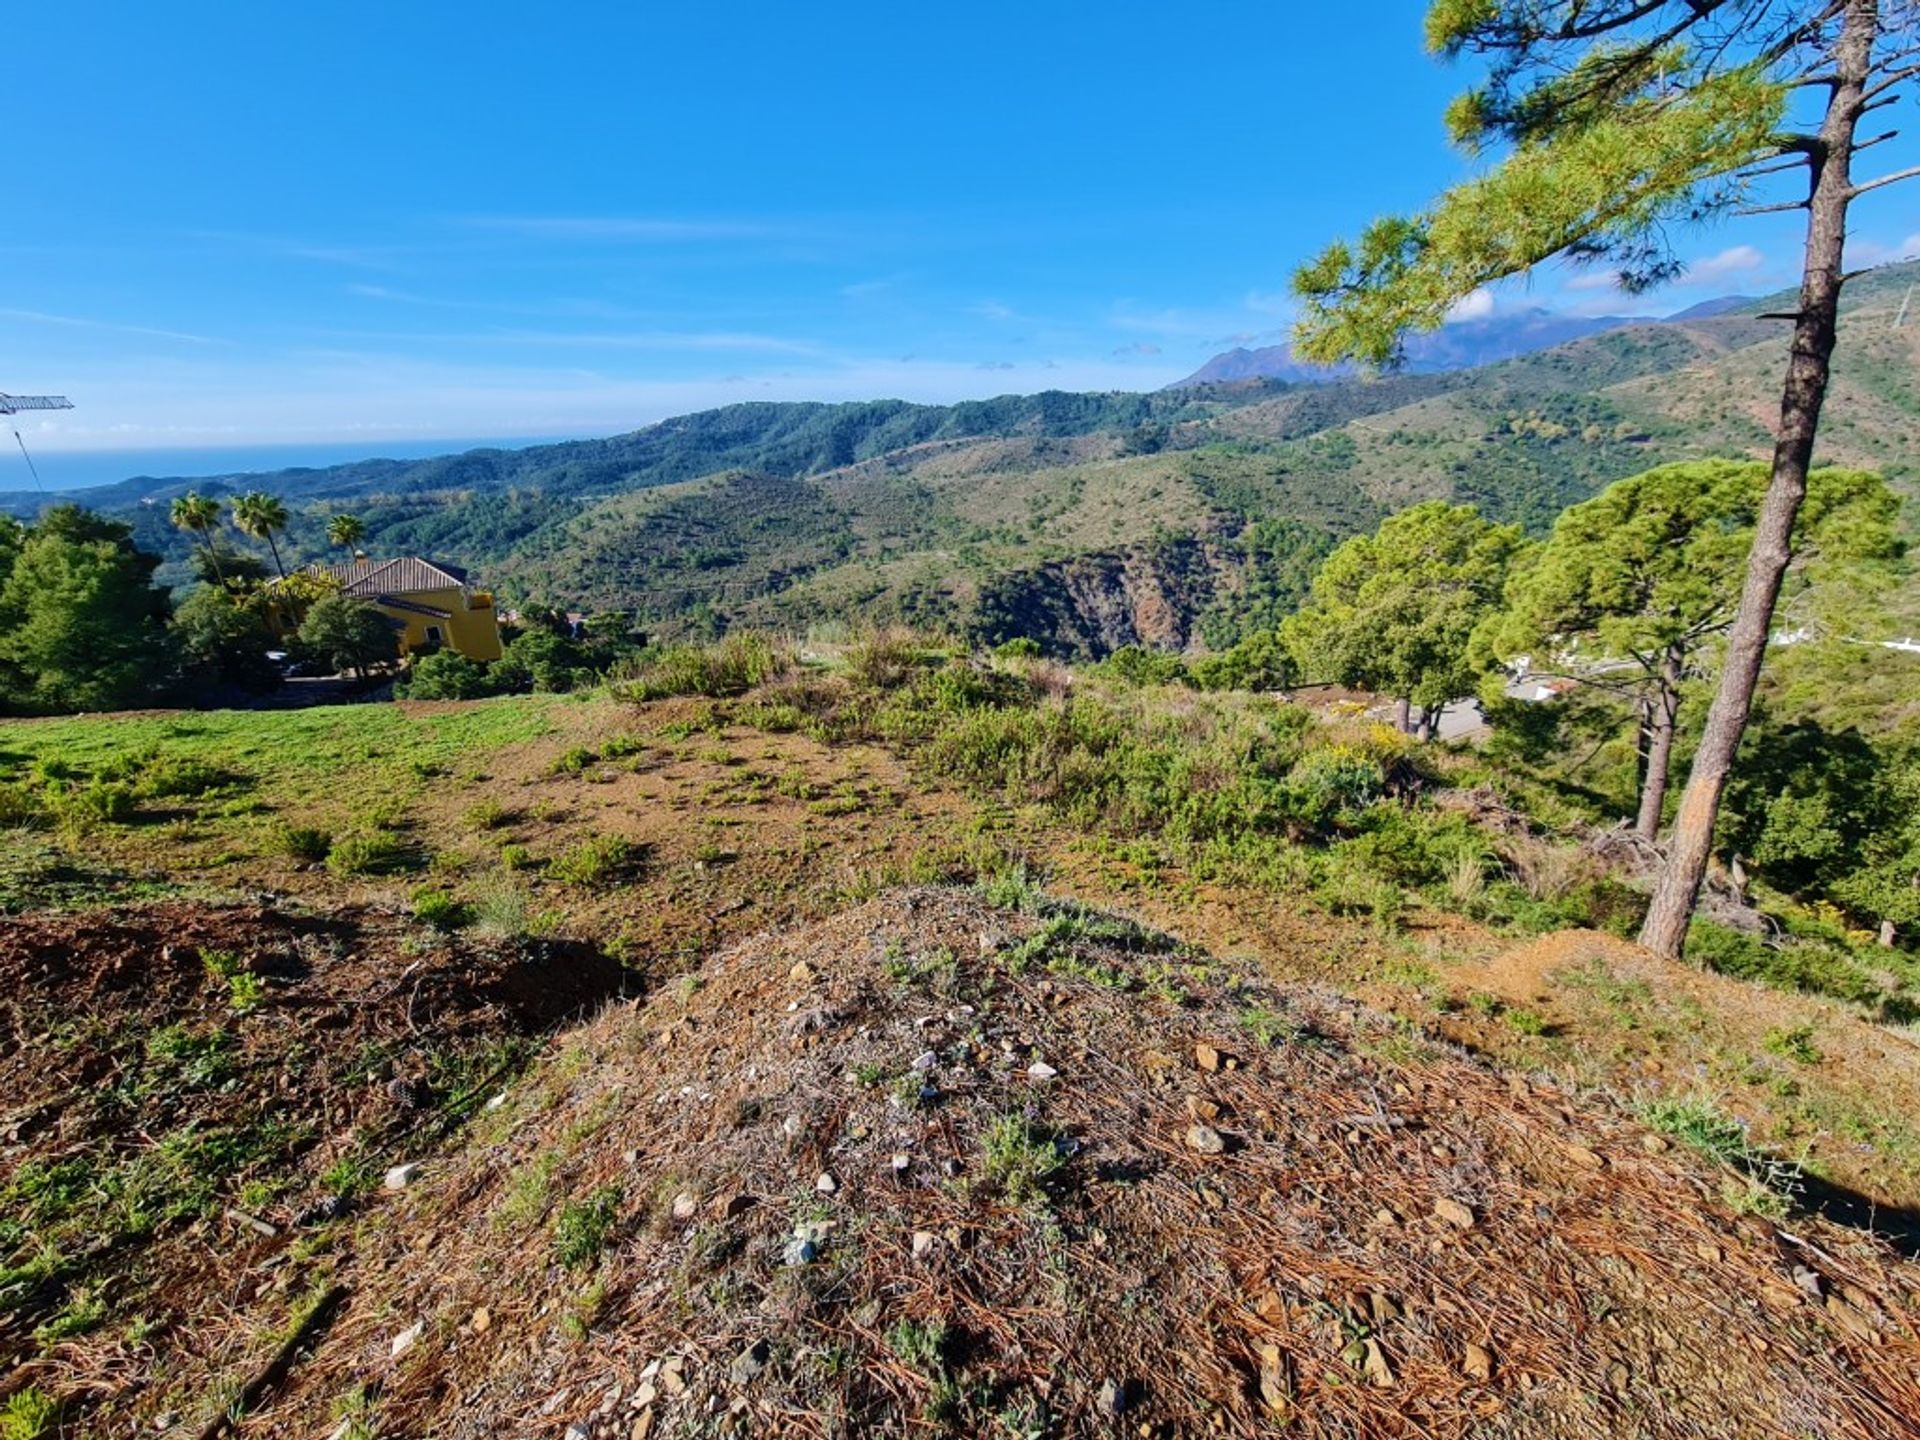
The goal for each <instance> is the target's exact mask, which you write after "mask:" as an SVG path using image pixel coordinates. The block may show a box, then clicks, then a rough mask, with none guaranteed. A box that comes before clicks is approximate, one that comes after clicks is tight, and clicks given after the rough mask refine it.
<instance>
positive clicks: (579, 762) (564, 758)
mask: <svg viewBox="0 0 1920 1440" xmlns="http://www.w3.org/2000/svg"><path fill="white" fill-rule="evenodd" d="M599 758H600V755H599V753H598V752H597V751H594V750H589V749H588V748H587V747H586V746H585V745H575V746H573V747H572V748H571V749H568V750H562V751H561V752H560V753H559V754H558V755H556V756H554V757H553V759H552V761H551V762H550V763H549V764H548V765H547V773H548V774H549V775H578V774H579V773H580V772H581V771H583V770H585V769H586V768H587V767H588V766H589V765H592V764H594V763H595V762H596V761H598V760H599Z"/></svg>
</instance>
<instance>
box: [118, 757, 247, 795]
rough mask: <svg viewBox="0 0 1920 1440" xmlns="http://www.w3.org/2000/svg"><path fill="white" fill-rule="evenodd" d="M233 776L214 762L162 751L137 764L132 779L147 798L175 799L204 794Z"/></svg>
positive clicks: (141, 793) (140, 792)
mask: <svg viewBox="0 0 1920 1440" xmlns="http://www.w3.org/2000/svg"><path fill="white" fill-rule="evenodd" d="M232 778H233V777H231V776H230V775H228V774H227V773H226V772H225V771H224V770H221V769H219V768H218V767H217V766H213V765H208V764H207V763H205V762H204V761H201V760H193V759H189V758H187V757H186V756H182V755H165V756H161V757H160V758H158V759H155V760H150V761H148V762H147V763H146V764H145V765H142V766H141V767H140V774H139V779H138V780H137V781H136V782H135V785H136V788H137V790H138V792H139V794H140V795H141V796H142V797H144V798H147V799H152V800H160V799H175V798H185V797H188V796H194V795H204V794H206V793H207V791H209V790H215V789H218V788H219V787H220V786H222V785H225V784H226V783H227V782H228V781H229V780H231V779H232Z"/></svg>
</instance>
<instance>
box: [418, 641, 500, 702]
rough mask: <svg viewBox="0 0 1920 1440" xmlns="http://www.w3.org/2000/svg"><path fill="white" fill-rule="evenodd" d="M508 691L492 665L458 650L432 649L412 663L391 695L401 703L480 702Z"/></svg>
mask: <svg viewBox="0 0 1920 1440" xmlns="http://www.w3.org/2000/svg"><path fill="white" fill-rule="evenodd" d="M508 688H510V687H509V686H507V685H505V684H503V683H502V681H501V679H500V678H498V677H496V676H495V675H494V673H493V667H492V666H490V665H487V664H484V663H482V662H481V661H479V660H470V659H468V658H467V657H466V656H465V655H462V654H461V653H460V652H459V651H458V650H436V651H434V652H433V653H432V654H431V655H422V656H420V657H419V658H418V659H417V660H415V661H414V662H413V664H412V666H411V668H410V669H409V670H408V671H407V673H406V675H405V676H404V677H402V678H401V680H400V681H399V683H398V684H396V685H395V686H394V687H393V693H394V694H395V695H398V696H399V697H401V698H402V699H405V700H480V699H484V698H485V697H486V696H488V695H499V694H503V693H505V691H506V690H507V689H508Z"/></svg>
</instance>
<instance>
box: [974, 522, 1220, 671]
mask: <svg viewBox="0 0 1920 1440" xmlns="http://www.w3.org/2000/svg"><path fill="white" fill-rule="evenodd" d="M1232 569H1233V565H1232V561H1231V560H1230V559H1229V558H1228V557H1227V555H1226V554H1225V553H1224V552H1223V551H1222V550H1221V548H1220V547H1219V546H1218V545H1217V544H1215V543H1214V542H1213V541H1212V540H1211V539H1208V538H1205V537H1197V536H1184V537H1181V538H1179V539H1174V540H1166V541H1162V542H1160V543H1158V544H1154V545H1148V546H1137V547H1131V548H1128V549H1123V550H1111V551H1099V552H1094V553H1089V554H1085V555H1075V556H1072V557H1071V558H1069V559H1065V560H1058V561H1055V562H1053V563H1051V564H1047V565H1042V566H1039V567H1037V568H1035V569H1031V570H1020V571H1015V572H1012V573H1011V574H1007V575H1002V576H999V577H997V578H996V579H994V580H993V581H992V582H990V583H989V584H988V585H986V586H985V587H983V588H982V590H981V592H980V599H979V602H978V607H977V612H976V618H975V625H974V629H975V631H976V634H977V636H978V638H979V639H980V640H981V641H983V642H984V643H986V644H989V645H997V644H999V643H1001V642H1002V641H1006V640H1011V639H1014V638H1016V637H1018V636H1026V637H1029V638H1031V639H1034V640H1037V641H1039V642H1040V644H1041V646H1042V647H1043V648H1044V649H1045V650H1046V651H1047V653H1049V654H1052V655H1058V656H1061V657H1064V658H1072V659H1080V660H1098V659H1100V658H1102V657H1103V656H1106V655H1110V654H1112V653H1113V652H1114V651H1115V650H1118V649H1120V648H1121V647H1123V646H1127V645H1140V646H1145V647H1148V648H1150V649H1155V650H1185V649H1187V648H1188V647H1189V646H1190V645H1192V644H1194V643H1195V641H1196V639H1197V633H1196V627H1197V625H1198V622H1199V618H1200V616H1201V615H1202V614H1203V613H1204V612H1205V611H1206V610H1207V608H1208V607H1209V606H1210V605H1212V604H1213V603H1214V601H1215V599H1216V597H1218V596H1219V595H1220V593H1221V592H1222V591H1223V589H1229V588H1231V587H1232V585H1233V579H1234V577H1233V576H1232V574H1231V571H1232Z"/></svg>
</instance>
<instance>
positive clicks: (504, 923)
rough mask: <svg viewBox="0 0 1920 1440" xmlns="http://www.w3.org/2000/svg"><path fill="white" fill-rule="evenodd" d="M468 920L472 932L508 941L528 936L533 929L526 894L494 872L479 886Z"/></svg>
mask: <svg viewBox="0 0 1920 1440" xmlns="http://www.w3.org/2000/svg"><path fill="white" fill-rule="evenodd" d="M471 918H472V921H473V925H474V928H475V929H477V930H480V931H481V932H483V933H484V934H488V935H495V936H500V937H503V938H507V939H511V938H514V937H516V936H520V935H525V934H528V933H530V932H531V931H532V929H533V921H532V918H531V915H530V912H529V910H528V907H527V892H526V891H525V890H523V889H521V888H520V886H519V885H517V884H515V883H514V882H513V881H511V880H509V879H507V877H506V876H504V875H501V874H499V873H497V872H496V873H494V874H492V875H490V876H487V877H486V878H485V879H483V880H482V881H481V882H480V884H479V887H478V898H476V899H475V900H474V902H473V906H472V909H471Z"/></svg>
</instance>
